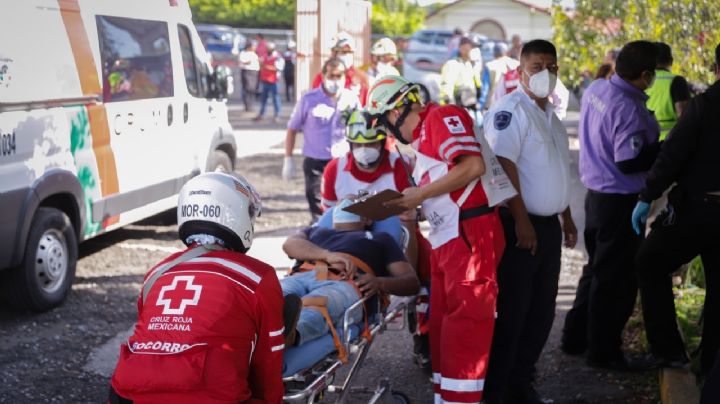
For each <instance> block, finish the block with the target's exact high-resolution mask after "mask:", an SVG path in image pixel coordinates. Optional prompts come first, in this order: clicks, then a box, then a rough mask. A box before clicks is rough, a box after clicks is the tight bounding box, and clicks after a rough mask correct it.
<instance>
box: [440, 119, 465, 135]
mask: <svg viewBox="0 0 720 404" xmlns="http://www.w3.org/2000/svg"><path fill="white" fill-rule="evenodd" d="M443 122H445V126H447V128H448V130H449V131H450V133H452V134H453V135H455V134H458V133H466V132H467V130H465V125H463V123H462V121H461V120H460V117H459V116H457V115H453V116H446V117H444V118H443Z"/></svg>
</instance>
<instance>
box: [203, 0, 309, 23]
mask: <svg viewBox="0 0 720 404" xmlns="http://www.w3.org/2000/svg"><path fill="white" fill-rule="evenodd" d="M190 8H191V9H192V12H193V17H194V19H195V21H196V22H205V23H213V24H226V25H230V26H234V27H243V28H285V29H292V27H293V24H294V23H295V0H190Z"/></svg>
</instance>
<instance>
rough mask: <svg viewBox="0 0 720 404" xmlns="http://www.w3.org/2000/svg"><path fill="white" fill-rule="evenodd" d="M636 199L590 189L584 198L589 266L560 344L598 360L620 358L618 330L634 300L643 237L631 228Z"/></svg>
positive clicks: (630, 195) (620, 337)
mask: <svg viewBox="0 0 720 404" xmlns="http://www.w3.org/2000/svg"><path fill="white" fill-rule="evenodd" d="M636 203H637V194H629V195H626V194H608V193H601V192H595V191H592V190H589V191H588V193H587V196H586V197H585V232H584V234H585V246H586V248H587V252H588V258H589V260H588V264H587V265H586V266H585V267H584V268H583V273H582V276H581V277H580V281H579V282H578V288H577V292H576V294H575V301H574V302H573V307H572V309H571V310H570V311H569V312H568V314H567V317H566V318H565V326H564V328H563V337H562V343H563V345H564V347H567V348H570V349H572V350H574V351H577V352H582V351H584V350H585V349H588V351H589V358H590V359H592V360H596V361H607V360H613V359H619V358H620V357H621V356H622V351H621V349H620V348H621V346H622V331H623V328H625V323H627V320H628V318H630V315H631V314H632V311H633V308H634V306H635V299H636V297H637V278H636V272H635V269H634V258H635V254H636V252H637V250H638V248H639V246H640V242H641V241H642V237H641V236H638V235H636V234H635V232H634V231H633V229H632V224H631V217H632V211H633V208H634V207H635V204H636Z"/></svg>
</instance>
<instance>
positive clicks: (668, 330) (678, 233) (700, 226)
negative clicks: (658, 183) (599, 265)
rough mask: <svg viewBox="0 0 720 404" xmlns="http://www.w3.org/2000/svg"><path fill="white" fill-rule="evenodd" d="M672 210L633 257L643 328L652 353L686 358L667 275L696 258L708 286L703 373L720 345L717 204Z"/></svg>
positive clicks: (719, 215)
mask: <svg viewBox="0 0 720 404" xmlns="http://www.w3.org/2000/svg"><path fill="white" fill-rule="evenodd" d="M673 207H674V215H670V214H669V213H668V212H667V211H665V212H663V213H662V214H661V215H660V216H658V219H657V220H656V221H655V222H654V223H653V226H652V229H651V231H650V233H649V234H648V237H647V239H646V240H645V241H644V242H643V244H642V246H641V248H640V251H638V254H637V257H636V265H637V269H638V280H639V285H640V295H641V297H642V304H643V315H644V320H645V329H646V330H647V338H648V342H649V343H650V348H651V351H652V352H653V353H655V354H657V355H660V356H665V357H673V356H678V355H684V352H685V346H684V344H683V340H682V338H681V336H680V332H679V330H678V325H677V319H676V317H675V301H674V297H673V292H672V279H671V277H670V275H671V274H672V273H673V272H675V271H676V270H677V268H678V267H679V266H680V265H682V264H684V263H686V262H688V261H690V260H692V259H693V258H694V257H696V256H698V255H700V257H701V258H702V262H703V266H704V268H705V283H706V285H705V286H706V295H705V312H704V320H703V321H704V323H703V336H702V353H701V356H700V367H701V372H702V373H707V372H709V371H710V369H711V367H712V365H713V362H714V360H715V354H716V353H717V351H718V347H719V346H720V301H719V300H718V299H719V297H718V292H720V272H719V270H720V204H717V203H712V202H703V201H695V202H686V203H684V204H682V205H681V206H673Z"/></svg>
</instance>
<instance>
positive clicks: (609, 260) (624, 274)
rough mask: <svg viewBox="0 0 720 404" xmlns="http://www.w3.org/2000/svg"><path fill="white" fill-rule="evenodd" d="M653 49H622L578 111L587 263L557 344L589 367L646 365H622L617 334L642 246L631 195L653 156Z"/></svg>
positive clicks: (642, 364)
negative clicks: (633, 221)
mask: <svg viewBox="0 0 720 404" xmlns="http://www.w3.org/2000/svg"><path fill="white" fill-rule="evenodd" d="M656 57H657V50H656V47H655V46H654V44H653V43H652V42H648V41H635V42H630V43H628V44H626V45H625V46H624V47H623V48H622V50H621V51H620V54H619V55H618V58H617V61H616V67H615V75H613V76H612V77H611V78H610V79H609V80H596V81H594V82H593V83H592V84H591V85H590V87H588V89H587V90H586V92H585V94H584V95H583V98H582V103H581V108H580V127H579V138H580V179H581V180H582V182H583V184H585V186H586V187H587V188H588V193H587V196H586V198H585V216H586V224H585V233H584V234H585V245H586V248H587V252H588V258H589V261H588V264H587V265H586V266H585V267H584V268H583V274H582V277H581V278H580V281H579V283H578V289H577V293H576V296H575V302H574V303H573V308H572V309H571V310H570V312H568V315H567V317H566V318H565V327H564V329H563V337H562V345H561V348H562V350H563V351H565V352H566V353H569V354H582V353H584V352H585V351H586V350H587V351H588V356H587V363H588V365H590V366H593V367H599V368H609V369H619V370H641V369H647V368H648V366H649V362H647V361H642V360H639V359H633V360H631V359H629V358H626V357H625V355H624V354H623V351H622V350H621V346H622V331H623V328H624V327H625V323H626V322H627V320H628V318H629V317H630V315H631V314H632V311H633V307H634V306H635V299H636V296H637V280H636V274H635V269H634V264H633V261H634V257H635V253H636V251H637V249H638V247H639V245H640V242H641V241H642V238H641V236H639V235H637V234H635V232H633V229H632V226H631V224H630V220H629V218H630V217H631V214H632V211H633V208H634V206H635V203H636V202H637V200H638V193H639V192H640V190H641V189H642V188H643V187H644V185H645V179H646V177H647V173H648V170H649V169H650V167H651V166H652V163H653V162H654V161H655V158H656V157H657V154H658V152H659V150H660V144H659V142H658V137H659V135H660V128H659V126H658V123H657V120H656V119H655V117H654V116H653V114H652V112H650V111H649V110H648V109H647V108H646V106H645V102H646V101H647V98H648V97H647V95H645V92H644V91H645V89H647V88H649V87H651V86H652V84H653V81H654V80H655V60H656Z"/></svg>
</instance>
